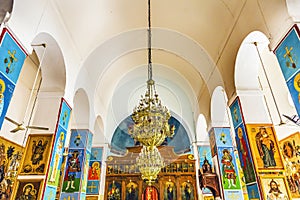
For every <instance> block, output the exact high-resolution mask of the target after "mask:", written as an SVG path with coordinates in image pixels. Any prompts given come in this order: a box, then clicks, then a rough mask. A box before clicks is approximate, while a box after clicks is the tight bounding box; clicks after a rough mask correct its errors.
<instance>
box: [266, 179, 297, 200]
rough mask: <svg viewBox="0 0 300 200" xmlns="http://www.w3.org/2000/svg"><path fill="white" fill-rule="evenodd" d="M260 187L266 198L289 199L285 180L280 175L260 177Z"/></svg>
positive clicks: (270, 199) (272, 199)
mask: <svg viewBox="0 0 300 200" xmlns="http://www.w3.org/2000/svg"><path fill="white" fill-rule="evenodd" d="M261 184H262V189H263V191H264V195H265V199H266V200H289V199H291V198H290V197H289V193H288V190H287V188H286V180H285V179H284V177H282V176H276V177H271V176H265V177H261Z"/></svg>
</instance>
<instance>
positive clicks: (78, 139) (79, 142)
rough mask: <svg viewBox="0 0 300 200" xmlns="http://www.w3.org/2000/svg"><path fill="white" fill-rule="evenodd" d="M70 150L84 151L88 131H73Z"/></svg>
mask: <svg viewBox="0 0 300 200" xmlns="http://www.w3.org/2000/svg"><path fill="white" fill-rule="evenodd" d="M71 131H72V132H71V138H70V145H69V148H70V149H84V148H85V147H86V144H87V139H88V130H78V129H72V130H71Z"/></svg>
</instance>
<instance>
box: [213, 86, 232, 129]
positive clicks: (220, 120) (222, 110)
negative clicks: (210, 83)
mask: <svg viewBox="0 0 300 200" xmlns="http://www.w3.org/2000/svg"><path fill="white" fill-rule="evenodd" d="M211 126H212V127H229V115H228V107H227V96H226V93H225V90H224V88H223V87H221V86H218V87H216V88H215V90H214V92H213V94H212V98H211Z"/></svg>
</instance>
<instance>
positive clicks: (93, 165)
mask: <svg viewBox="0 0 300 200" xmlns="http://www.w3.org/2000/svg"><path fill="white" fill-rule="evenodd" d="M96 164H97V165H98V167H100V163H99V162H93V164H92V167H93V168H94V167H95V165H96Z"/></svg>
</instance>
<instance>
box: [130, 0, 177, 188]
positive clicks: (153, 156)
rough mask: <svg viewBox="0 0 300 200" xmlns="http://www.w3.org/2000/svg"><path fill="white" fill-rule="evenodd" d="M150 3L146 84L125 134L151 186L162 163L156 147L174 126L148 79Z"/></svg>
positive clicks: (150, 64) (149, 73) (149, 72)
mask: <svg viewBox="0 0 300 200" xmlns="http://www.w3.org/2000/svg"><path fill="white" fill-rule="evenodd" d="M150 18H151V17H150V0H148V25H149V26H148V81H147V91H146V93H145V96H144V97H143V96H142V97H141V99H140V102H139V105H138V106H136V107H135V108H134V109H133V113H132V116H131V117H132V120H133V122H134V124H133V125H132V126H130V127H129V128H128V133H129V134H130V135H131V137H132V138H133V139H135V140H136V141H138V142H139V143H140V144H141V145H142V146H143V148H142V150H141V153H140V154H139V156H138V157H137V158H136V164H137V167H138V169H139V170H140V172H141V174H142V179H143V180H145V181H146V182H147V183H148V185H151V184H152V183H153V182H155V180H156V179H157V175H158V173H159V172H160V170H161V168H163V167H164V161H163V158H162V156H161V155H160V153H159V151H158V149H157V146H160V145H161V144H162V143H163V142H164V141H165V139H166V138H167V137H172V136H173V135H174V131H175V126H173V125H172V126H170V125H169V119H170V117H171V114H170V112H169V110H168V109H167V107H166V106H163V105H162V104H161V100H160V99H159V98H158V94H157V93H156V90H155V82H154V80H153V79H152V60H151V57H152V56H151V20H150Z"/></svg>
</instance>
